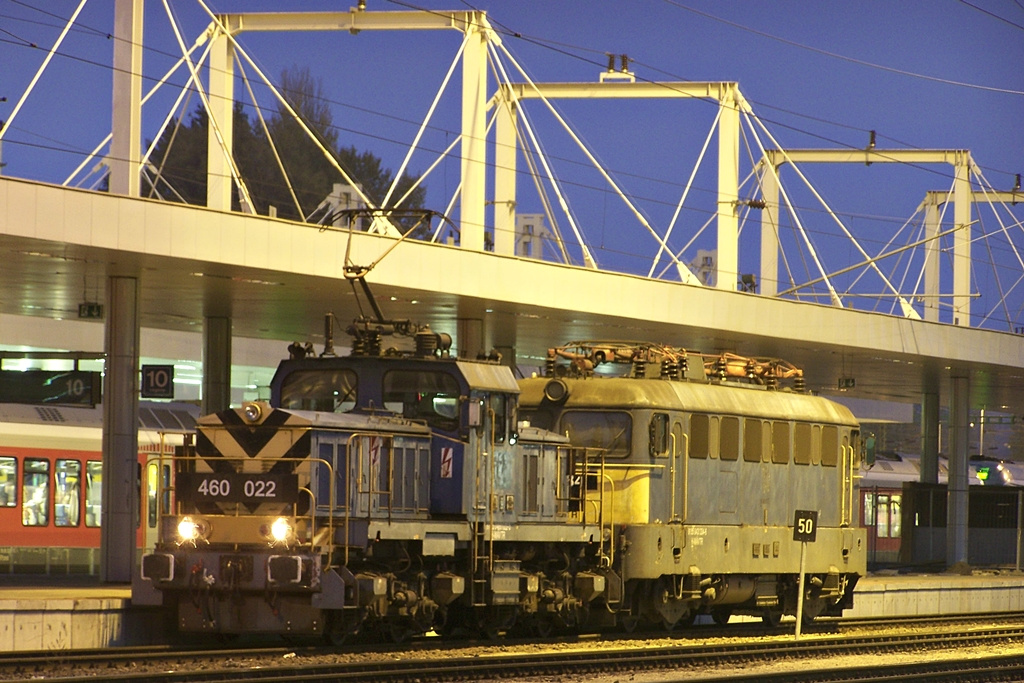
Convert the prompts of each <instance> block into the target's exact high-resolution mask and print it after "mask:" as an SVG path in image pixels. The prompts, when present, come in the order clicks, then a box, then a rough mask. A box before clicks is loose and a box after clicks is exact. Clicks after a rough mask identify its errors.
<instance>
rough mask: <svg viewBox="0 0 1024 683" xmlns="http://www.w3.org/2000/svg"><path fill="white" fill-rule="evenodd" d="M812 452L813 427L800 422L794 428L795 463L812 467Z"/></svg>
mask: <svg viewBox="0 0 1024 683" xmlns="http://www.w3.org/2000/svg"><path fill="white" fill-rule="evenodd" d="M811 450H812V449H811V425H809V424H807V423H806V422H798V423H797V424H796V425H795V426H794V427H793V462H794V463H796V464H797V465H810V464H811Z"/></svg>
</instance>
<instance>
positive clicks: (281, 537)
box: [270, 517, 293, 543]
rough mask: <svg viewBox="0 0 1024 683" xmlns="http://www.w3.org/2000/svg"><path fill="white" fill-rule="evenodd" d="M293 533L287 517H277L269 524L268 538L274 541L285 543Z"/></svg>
mask: <svg viewBox="0 0 1024 683" xmlns="http://www.w3.org/2000/svg"><path fill="white" fill-rule="evenodd" d="M292 535H293V529H292V523H291V522H290V521H289V520H288V518H287V517H278V518H277V519H275V520H274V523H273V524H271V525H270V538H272V539H273V540H274V543H287V542H288V541H289V540H291V538H292Z"/></svg>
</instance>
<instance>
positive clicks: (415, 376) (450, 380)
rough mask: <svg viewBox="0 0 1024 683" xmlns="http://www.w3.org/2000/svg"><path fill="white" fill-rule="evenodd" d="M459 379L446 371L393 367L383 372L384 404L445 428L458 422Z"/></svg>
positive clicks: (411, 417)
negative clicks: (398, 368) (395, 368)
mask: <svg viewBox="0 0 1024 683" xmlns="http://www.w3.org/2000/svg"><path fill="white" fill-rule="evenodd" d="M459 393H460V392H459V383H458V381H457V380H456V379H455V378H454V377H452V376H451V375H449V374H448V373H446V372H441V371H432V370H423V371H420V370H392V371H390V372H387V373H385V374H384V406H385V407H386V408H388V409H389V410H392V411H394V412H396V413H399V414H401V415H402V416H403V417H407V418H409V419H411V420H425V421H426V423H427V424H428V425H430V426H431V427H435V428H437V429H443V430H445V431H449V432H450V431H454V430H455V429H456V428H458V426H459Z"/></svg>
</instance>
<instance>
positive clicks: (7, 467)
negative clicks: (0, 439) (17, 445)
mask: <svg viewBox="0 0 1024 683" xmlns="http://www.w3.org/2000/svg"><path fill="white" fill-rule="evenodd" d="M17 505H18V461H17V460H15V459H14V458H11V457H8V456H0V508H12V507H16V506H17Z"/></svg>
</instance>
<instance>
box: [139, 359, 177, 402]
mask: <svg viewBox="0 0 1024 683" xmlns="http://www.w3.org/2000/svg"><path fill="white" fill-rule="evenodd" d="M142 398H174V366H173V365H143V366H142Z"/></svg>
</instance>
